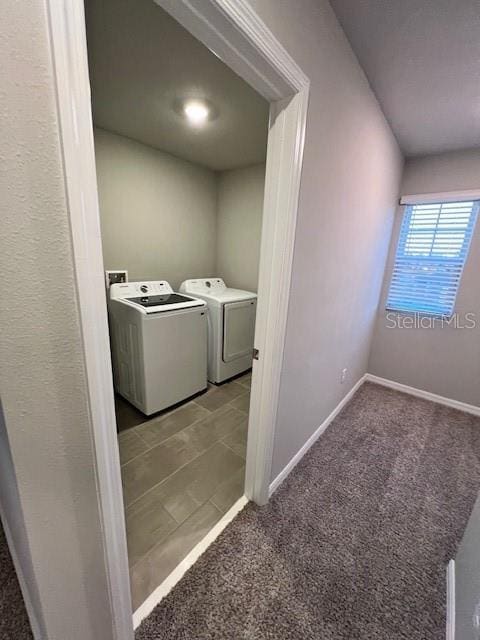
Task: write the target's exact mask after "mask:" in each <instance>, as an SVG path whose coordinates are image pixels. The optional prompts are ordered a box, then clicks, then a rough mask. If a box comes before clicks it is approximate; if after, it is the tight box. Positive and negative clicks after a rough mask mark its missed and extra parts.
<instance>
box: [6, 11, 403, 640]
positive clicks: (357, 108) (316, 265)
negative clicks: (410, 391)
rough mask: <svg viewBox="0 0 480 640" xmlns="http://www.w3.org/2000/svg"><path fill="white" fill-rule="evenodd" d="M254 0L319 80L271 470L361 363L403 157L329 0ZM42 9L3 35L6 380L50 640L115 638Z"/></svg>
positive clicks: (24, 15) (314, 88) (19, 16)
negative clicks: (345, 369) (298, 1)
mask: <svg viewBox="0 0 480 640" xmlns="http://www.w3.org/2000/svg"><path fill="white" fill-rule="evenodd" d="M251 4H252V6H253V7H254V8H255V9H256V10H257V12H258V13H259V14H260V16H261V17H262V18H263V19H264V20H265V22H266V23H267V24H268V25H269V26H270V28H271V29H272V31H273V32H274V34H275V35H276V36H277V37H278V38H279V40H280V41H281V42H282V43H283V44H284V46H285V47H286V48H287V49H288V50H289V51H290V52H291V54H292V55H293V56H294V58H295V59H296V61H297V62H298V63H299V64H300V65H301V66H302V67H303V69H304V70H305V72H306V73H307V74H308V75H309V77H310V80H311V98H310V109H309V116H308V123H307V131H306V146H305V162H304V170H303V176H302V184H301V192H300V202H299V215H298V225H297V235H296V245H295V255H294V267H293V278H292V294H291V302H290V308H289V320H288V329H287V341H286V347H285V355H284V365H283V374H282V384H281V393H280V406H279V411H278V423H277V429H276V434H275V442H274V449H275V451H274V456H275V457H274V467H273V473H274V475H276V473H278V472H279V471H280V470H281V469H282V468H283V467H284V466H285V464H286V463H287V462H288V461H289V460H290V459H291V457H292V456H293V455H294V454H295V453H296V452H297V451H298V450H299V449H300V447H301V446H302V445H303V444H304V443H305V441H306V440H307V438H308V437H309V436H310V435H311V434H312V433H313V431H314V430H315V429H316V428H317V427H318V426H319V424H321V423H322V421H323V420H324V419H325V417H326V416H327V415H328V414H329V413H330V412H331V410H332V409H333V408H334V407H335V406H336V405H337V403H338V402H339V400H340V399H341V398H342V397H343V396H344V395H345V393H346V392H347V391H348V389H349V388H350V387H351V386H352V385H353V384H354V382H355V381H356V380H357V379H358V378H359V377H360V376H361V375H362V374H363V373H364V372H365V370H366V365H367V359H368V352H369V346H370V338H371V335H372V328H373V323H374V317H375V312H376V308H377V303H378V294H379V289H380V285H381V276H382V272H383V267H384V261H385V256H386V252H387V245H388V238H389V235H390V232H391V224H392V217H393V211H394V202H395V199H396V197H397V195H398V182H399V176H400V172H401V166H402V158H401V155H400V153H399V150H398V147H397V145H396V142H395V140H394V138H393V136H392V134H391V132H390V130H389V127H388V125H387V124H386V122H385V119H384V117H383V115H382V113H381V111H380V109H379V107H378V104H377V102H376V100H375V98H374V97H373V94H372V92H371V91H370V88H369V86H368V83H367V81H366V79H365V77H364V74H363V73H362V71H361V69H360V67H359V65H358V63H357V60H356V59H355V57H354V55H353V53H352V51H351V49H350V47H349V45H348V42H347V40H346V38H345V36H344V34H343V32H342V31H341V29H340V27H339V25H338V23H337V21H336V19H335V17H334V15H333V12H332V10H331V8H330V5H329V4H328V2H327V1H326V0H303V1H302V10H301V11H299V10H298V6H297V4H296V3H287V2H282V3H279V2H277V1H276V0H251ZM46 15H47V13H46V7H45V4H44V1H43V0H33V1H32V2H30V3H18V2H17V3H14V2H10V3H7V7H6V8H4V14H3V18H4V20H3V28H2V32H1V34H0V55H1V58H2V63H3V64H2V71H4V73H5V74H6V75H7V78H6V79H4V81H3V85H2V86H3V88H4V95H3V101H2V116H4V117H6V119H7V121H8V124H9V126H8V127H3V128H2V129H1V134H0V143H1V144H0V149H1V154H2V161H3V168H4V172H3V174H2V175H3V176H4V179H5V184H4V185H3V191H2V194H3V201H2V204H3V205H4V211H5V213H4V214H3V219H2V222H3V229H2V251H1V252H0V256H1V268H2V281H1V282H2V291H1V295H0V300H1V301H2V304H3V306H2V310H1V314H2V315H1V320H2V329H3V331H4V333H3V335H2V343H1V346H0V363H1V365H0V384H1V389H2V400H3V403H4V410H5V422H6V428H7V432H8V436H9V438H10V447H11V451H12V458H13V460H14V465H15V471H16V476H17V483H18V489H19V493H20V498H21V500H22V501H23V513H24V521H25V527H26V531H27V535H28V536H29V543H30V550H31V556H32V563H33V569H34V572H35V578H36V581H37V584H38V588H39V593H40V597H41V602H42V609H43V613H44V619H45V624H46V627H47V630H48V634H49V640H65V638H68V639H69V640H77V639H78V640H80V638H81V639H82V640H94V639H95V640H97V639H98V638H102V640H109V638H112V626H111V611H110V606H109V602H108V598H107V589H106V574H105V566H104V550H103V548H102V536H101V530H100V522H99V512H98V499H97V495H96V486H95V458H94V452H93V450H92V440H91V425H90V420H89V406H88V400H87V394H86V384H85V375H84V361H83V354H82V345H81V335H80V329H79V321H78V309H77V306H76V296H75V282H74V278H73V270H72V255H71V239H70V231H69V228H68V215H67V205H66V202H65V198H64V180H63V175H62V167H61V158H60V149H59V135H58V123H57V119H56V107H55V100H54V95H53V87H54V82H53V77H52V62H51V58H50V48H49V42H48V28H47V22H46ZM19 77H21V78H22V81H21V82H18V78H19ZM32 105H34V108H32ZM39 276H40V277H39ZM32 282H35V288H34V290H33V291H32V295H31V297H30V298H29V299H25V298H24V297H23V296H14V297H11V296H10V293H11V292H12V291H22V290H27V289H28V290H30V287H31V283H32ZM7 294H8V295H7ZM7 300H8V304H7V303H6V302H7ZM32 308H34V309H35V313H32ZM344 366H347V367H348V368H349V372H350V377H349V379H348V382H347V383H346V384H344V385H340V381H339V380H340V370H341V368H342V367H344ZM66 567H68V571H65V568H66Z"/></svg>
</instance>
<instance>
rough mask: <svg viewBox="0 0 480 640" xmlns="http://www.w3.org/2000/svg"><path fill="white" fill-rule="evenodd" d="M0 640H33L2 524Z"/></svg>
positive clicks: (0, 544)
mask: <svg viewBox="0 0 480 640" xmlns="http://www.w3.org/2000/svg"><path fill="white" fill-rule="evenodd" d="M0 640H33V636H32V632H31V631H30V623H29V621H28V617H27V612H26V610H25V605H24V603H23V598H22V593H21V591H20V587H19V586H18V580H17V574H16V573H15V569H14V567H13V563H12V558H11V556H10V551H9V550H8V546H7V541H6V539H5V534H4V532H3V528H2V524H1V522H0Z"/></svg>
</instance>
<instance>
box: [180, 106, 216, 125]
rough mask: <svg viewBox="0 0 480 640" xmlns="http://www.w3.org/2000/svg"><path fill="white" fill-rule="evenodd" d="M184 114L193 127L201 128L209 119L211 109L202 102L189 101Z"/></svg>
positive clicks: (184, 108) (184, 107)
mask: <svg viewBox="0 0 480 640" xmlns="http://www.w3.org/2000/svg"><path fill="white" fill-rule="evenodd" d="M183 113H184V114H185V116H186V118H187V120H188V121H189V122H190V124H191V125H193V126H194V127H201V126H202V125H204V124H205V123H206V122H207V120H208V119H209V116H210V109H209V107H208V105H207V104H206V103H205V102H203V101H201V100H187V101H186V102H185V104H184V105H183Z"/></svg>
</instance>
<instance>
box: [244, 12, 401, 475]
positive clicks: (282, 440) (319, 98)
mask: <svg viewBox="0 0 480 640" xmlns="http://www.w3.org/2000/svg"><path fill="white" fill-rule="evenodd" d="M251 4H252V6H253V7H254V8H255V9H256V10H257V11H258V13H259V14H260V16H261V17H262V18H263V19H264V20H265V21H266V22H267V24H268V25H269V26H270V28H271V29H272V31H273V32H274V34H275V35H276V36H277V38H278V39H279V40H280V41H281V42H282V43H283V44H284V46H285V47H286V48H287V49H288V50H289V52H290V53H291V54H292V55H293V57H294V58H295V60H296V61H297V62H298V64H299V65H300V66H301V67H302V68H303V70H304V71H305V73H306V74H307V75H308V76H309V77H310V80H311V93H310V105H309V111H308V121H307V130H306V141H305V157H304V166H303V175H302V182H301V189H300V202H299V210H298V223H297V230H296V241H295V253H294V264H293V277H292V285H291V298H290V307H289V317H288V326H287V338H286V345H285V354H284V363H283V373H282V381H281V392H280V406H279V410H278V418H277V426H276V433H275V441H274V460H273V469H272V479H273V478H274V477H275V476H276V475H277V474H278V473H279V472H280V471H281V470H282V469H283V468H284V467H285V465H286V464H287V463H288V462H289V461H290V460H291V458H292V457H293V456H294V455H295V454H296V453H297V451H298V450H299V449H300V448H301V447H302V446H303V444H304V443H305V441H306V440H307V439H308V438H309V437H310V436H311V435H312V433H313V432H314V431H315V430H316V429H317V428H318V427H319V426H320V425H321V424H322V422H323V421H324V420H325V418H326V417H327V416H328V415H329V413H330V412H331V411H332V410H333V409H334V407H336V405H337V404H338V403H339V401H340V400H341V399H342V398H343V396H344V395H345V394H346V393H347V392H348V390H349V389H350V388H351V387H352V386H353V384H354V383H355V382H356V381H357V380H358V379H359V378H360V377H361V376H362V375H363V374H364V373H365V372H366V370H367V362H368V354H369V350H370V341H371V336H372V332H373V327H374V323H375V316H376V311H377V306H378V298H379V293H380V288H381V283H382V278H383V270H384V265H385V259H386V256H387V251H388V243H389V240H390V234H391V229H392V222H393V216H394V211H395V204H396V199H397V197H398V187H399V182H400V175H401V171H402V157H401V154H400V152H399V149H398V146H397V143H396V142H395V139H394V138H393V135H392V133H391V131H390V129H389V127H388V124H387V123H386V121H385V118H384V116H383V114H382V112H381V110H380V108H379V106H378V103H377V101H376V100H375V97H374V96H373V94H372V92H371V90H370V88H369V85H368V82H367V80H366V79H365V76H364V74H363V72H362V70H361V68H360V67H359V65H358V62H357V60H356V58H355V56H354V54H353V53H352V50H351V48H350V46H349V44H348V42H347V40H346V38H345V35H344V33H343V31H342V30H341V29H340V27H339V25H338V23H337V21H336V19H335V16H334V14H333V11H332V9H331V7H330V5H329V3H328V2H326V1H325V0H322V1H319V0H302V3H301V7H302V8H301V11H299V9H298V6H297V3H291V2H275V1H274V0H268V1H266V0H255V1H253V0H252V2H251ZM344 367H348V370H349V377H348V380H347V381H346V383H345V384H343V385H342V384H340V374H341V370H342V368H344Z"/></svg>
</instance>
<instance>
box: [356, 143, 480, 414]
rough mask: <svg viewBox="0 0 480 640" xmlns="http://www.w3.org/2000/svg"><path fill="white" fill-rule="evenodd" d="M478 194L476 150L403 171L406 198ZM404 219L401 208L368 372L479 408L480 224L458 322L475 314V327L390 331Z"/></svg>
mask: <svg viewBox="0 0 480 640" xmlns="http://www.w3.org/2000/svg"><path fill="white" fill-rule="evenodd" d="M478 188H480V150H478V149H476V150H473V151H461V152H450V153H445V154H439V155H435V156H427V157H424V158H415V159H412V160H408V161H407V163H406V165H405V172H404V176H403V180H402V193H403V194H410V195H411V194H417V193H435V192H441V191H457V190H461V189H478ZM402 216H403V207H398V209H397V214H396V219H395V228H394V232H393V234H392V241H391V245H390V253H389V259H388V265H387V269H386V271H385V278H384V285H383V293H382V297H381V302H380V306H379V312H378V319H377V325H376V329H375V334H374V340H373V342H372V351H371V354H370V362H369V368H368V370H369V372H370V373H373V374H375V375H378V376H382V377H384V378H389V379H390V380H395V381H397V382H401V383H402V384H407V385H410V386H412V387H417V388H419V389H425V390H426V391H430V392H432V393H438V394H440V395H442V396H446V397H447V398H453V399H454V400H460V401H461V402H467V403H469V404H474V405H480V286H479V285H478V274H479V273H480V223H478V222H477V226H476V229H475V231H474V235H473V239H472V244H471V246H470V253H469V256H468V259H467V262H466V265H465V269H464V272H463V276H462V280H461V283H460V287H459V290H458V297H457V303H456V305H455V311H456V312H457V313H458V314H459V318H460V319H462V318H463V319H465V318H464V316H465V314H467V313H475V314H476V327H475V328H474V329H460V328H455V326H453V325H452V326H448V327H439V326H438V325H437V327H436V328H433V329H391V328H389V323H388V321H387V316H386V311H385V304H386V298H387V294H388V287H389V285H390V278H391V275H392V269H393V263H394V260H395V252H396V248H397V242H398V235H399V233H400V225H401V221H402ZM463 321H464V320H463Z"/></svg>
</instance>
